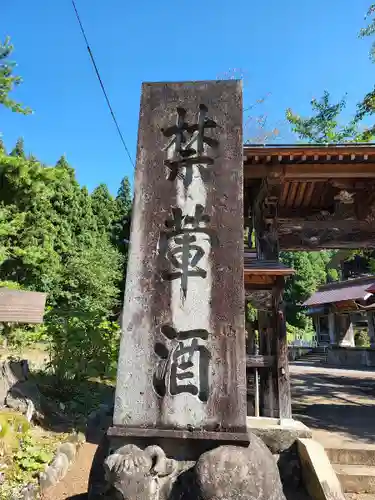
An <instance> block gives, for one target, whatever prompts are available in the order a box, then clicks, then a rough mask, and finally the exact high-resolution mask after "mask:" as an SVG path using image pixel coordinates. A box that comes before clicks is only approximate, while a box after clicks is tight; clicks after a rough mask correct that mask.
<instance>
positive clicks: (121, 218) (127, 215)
mask: <svg viewBox="0 0 375 500" xmlns="http://www.w3.org/2000/svg"><path fill="white" fill-rule="evenodd" d="M116 206H117V218H116V221H115V224H114V231H113V232H114V240H115V244H116V246H117V248H118V249H119V250H120V252H121V253H122V254H123V255H127V251H128V242H129V238H130V222H131V210H132V195H131V188H130V182H129V179H128V178H127V177H124V178H123V179H122V180H121V184H120V188H119V190H118V192H117V197H116Z"/></svg>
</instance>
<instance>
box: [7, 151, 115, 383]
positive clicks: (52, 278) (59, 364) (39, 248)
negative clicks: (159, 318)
mask: <svg viewBox="0 0 375 500" xmlns="http://www.w3.org/2000/svg"><path fill="white" fill-rule="evenodd" d="M0 177H1V178H0V200H1V203H0V282H2V283H4V282H7V283H9V282H11V283H14V284H16V285H17V286H21V287H22V288H25V289H29V290H37V291H43V292H46V293H47V295H48V304H47V305H48V314H47V317H46V326H47V329H48V333H49V335H50V338H51V342H52V353H53V366H54V368H55V370H56V373H57V374H58V376H59V378H60V379H65V378H66V377H68V378H77V377H85V376H88V374H89V373H90V374H92V373H93V372H94V371H96V374H103V373H104V372H105V373H106V372H107V369H108V367H112V368H113V366H114V365H113V363H114V362H115V360H114V358H112V357H111V356H115V353H116V352H117V351H116V350H117V346H118V325H117V324H116V323H114V322H113V318H114V314H116V313H117V312H118V309H119V303H120V298H121V289H120V282H121V279H122V274H123V259H124V257H123V256H122V255H121V253H120V251H119V249H118V248H117V246H116V245H115V244H114V242H113V241H112V238H111V234H109V233H108V232H107V231H106V230H103V228H102V218H101V217H100V216H99V214H95V211H94V210H93V207H92V203H93V200H92V197H91V196H90V194H89V193H88V191H87V189H86V188H81V187H80V186H79V184H78V182H77V180H76V179H75V175H74V170H73V169H72V168H71V167H70V166H69V164H67V162H66V163H64V164H61V163H60V164H59V165H58V166H55V167H45V166H42V165H41V164H40V163H38V162H37V161H34V160H32V161H30V160H28V159H25V158H22V157H20V156H7V155H5V154H0ZM101 191H103V192H104V191H105V188H104V186H103V187H102V190H101ZM112 201H113V203H114V204H115V201H114V200H112ZM82 349H83V350H84V352H85V356H84V357H83V356H82ZM82 358H85V359H84V362H83V361H82ZM77 370H81V371H80V372H78V371H77Z"/></svg>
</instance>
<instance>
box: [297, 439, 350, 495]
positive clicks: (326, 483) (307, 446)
mask: <svg viewBox="0 0 375 500" xmlns="http://www.w3.org/2000/svg"><path fill="white" fill-rule="evenodd" d="M298 453H299V457H300V460H301V466H302V478H303V482H304V485H305V487H306V490H307V491H308V492H309V494H310V496H311V498H313V499H314V500H345V496H344V493H343V491H342V488H341V484H340V481H339V479H338V478H337V475H336V473H335V471H334V469H333V467H332V465H331V463H330V461H329V459H328V456H327V454H326V452H325V450H324V448H323V446H322V445H321V444H320V443H318V442H317V441H314V440H313V439H299V440H298Z"/></svg>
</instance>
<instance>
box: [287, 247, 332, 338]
mask: <svg viewBox="0 0 375 500" xmlns="http://www.w3.org/2000/svg"><path fill="white" fill-rule="evenodd" d="M333 254H334V252H333V251H328V250H327V251H321V252H282V253H281V260H282V262H283V263H284V264H286V265H287V266H289V267H292V268H293V269H294V270H295V274H294V275H293V276H292V277H290V278H289V279H288V281H287V283H286V287H285V293H284V301H285V304H286V318H287V322H288V324H289V325H292V326H293V327H297V328H299V329H300V330H301V331H302V332H304V331H307V330H309V329H311V321H310V319H309V318H308V317H307V316H306V314H305V310H304V307H303V306H302V304H303V302H304V301H305V300H306V299H308V298H309V297H310V296H311V294H312V293H314V292H315V290H316V289H317V288H318V287H319V286H321V285H323V284H325V283H326V282H327V280H328V275H329V270H328V264H329V262H330V260H331V258H332V256H333Z"/></svg>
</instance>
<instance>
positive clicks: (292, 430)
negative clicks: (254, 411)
mask: <svg viewBox="0 0 375 500" xmlns="http://www.w3.org/2000/svg"><path fill="white" fill-rule="evenodd" d="M247 428H248V431H249V432H251V433H253V434H255V435H257V436H258V437H260V438H261V439H262V441H263V442H264V443H265V444H266V445H267V446H268V448H269V449H270V450H271V452H272V453H274V454H279V453H281V452H283V451H285V450H288V449H289V448H290V447H291V446H292V445H293V444H294V443H296V441H297V439H298V438H311V437H312V432H311V429H309V428H308V427H306V425H304V424H303V423H302V422H299V421H297V420H292V419H283V420H279V419H273V418H262V417H260V418H256V417H247Z"/></svg>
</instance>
